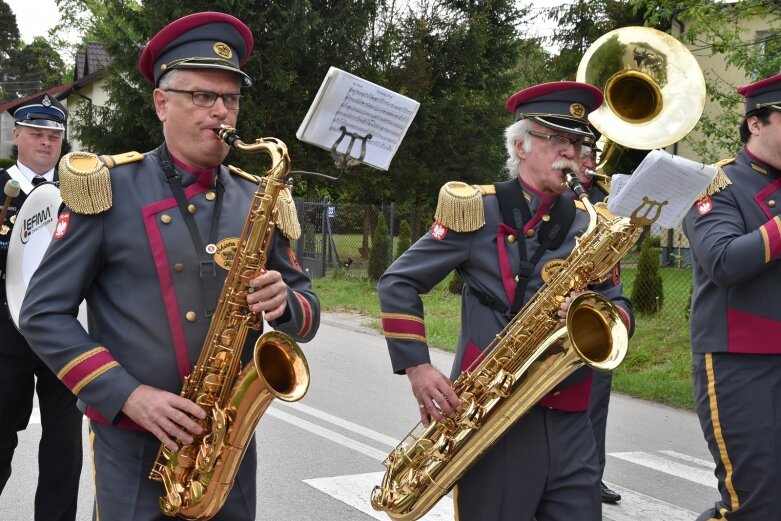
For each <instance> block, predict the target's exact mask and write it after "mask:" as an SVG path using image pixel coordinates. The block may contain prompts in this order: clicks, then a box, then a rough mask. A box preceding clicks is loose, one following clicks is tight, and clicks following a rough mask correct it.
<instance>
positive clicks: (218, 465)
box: [149, 125, 309, 520]
mask: <svg viewBox="0 0 781 521" xmlns="http://www.w3.org/2000/svg"><path fill="white" fill-rule="evenodd" d="M218 135H219V137H220V139H222V140H223V141H224V142H225V143H227V144H228V145H230V146H232V147H235V148H237V149H239V150H241V151H245V152H250V153H254V152H265V153H267V154H268V155H269V156H270V157H271V163H272V166H271V169H270V170H269V171H268V172H267V175H266V177H264V178H263V179H262V180H261V183H260V186H259V187H258V190H257V191H256V192H255V195H254V197H253V200H252V204H251V207H250V211H249V215H248V216H247V220H246V222H245V224H244V230H243V231H242V234H241V238H240V239H239V245H238V248H237V251H236V255H235V257H234V259H233V262H232V264H231V267H230V271H229V272H228V276H227V278H226V279H225V284H224V285H223V288H222V292H221V294H220V298H219V300H218V302H217V307H216V309H215V311H214V315H213V317H212V321H211V325H210V327H209V332H208V334H207V336H206V340H205V342H204V345H203V349H202V350H201V355H200V356H199V358H198V362H197V363H196V364H195V367H194V368H193V370H192V373H191V374H190V375H189V376H187V377H186V378H185V381H184V386H183V388H182V392H181V396H183V397H185V398H188V399H190V400H192V401H193V402H195V403H197V404H198V405H200V406H201V407H202V408H203V409H204V410H205V411H206V412H207V416H206V418H205V419H204V420H202V421H201V427H203V434H201V435H200V436H195V439H194V440H193V443H192V444H189V445H180V448H179V450H178V451H176V452H173V451H171V450H169V449H168V448H166V447H165V446H161V447H160V450H159V451H158V454H157V459H156V460H155V463H154V466H153V468H152V471H151V472H150V475H149V478H150V479H153V480H155V481H159V482H160V483H162V485H163V487H164V489H165V495H163V496H162V497H161V498H160V509H161V510H162V511H163V513H164V514H165V515H168V516H179V517H181V518H183V519H191V520H194V519H197V520H205V519H210V518H212V517H213V516H214V515H216V514H217V512H218V511H219V510H220V508H221V507H222V505H223V504H224V503H225V500H226V499H227V497H228V493H229V492H230V489H231V488H232V486H233V482H234V480H235V478H236V472H237V471H238V468H239V465H240V464H241V460H242V458H243V457H244V452H245V451H246V448H247V444H248V443H249V441H250V439H251V437H252V434H253V433H254V431H255V427H256V426H257V423H258V421H259V420H260V417H261V416H262V415H263V413H264V412H265V410H266V409H267V408H268V406H269V405H270V403H271V401H272V400H273V399H274V398H278V399H280V400H283V401H287V402H294V401H296V400H299V399H301V398H302V397H303V396H304V394H306V391H307V389H308V387H309V368H308V366H307V362H306V358H305V357H304V354H303V353H302V351H301V349H300V348H299V346H298V344H296V342H295V341H294V340H293V339H292V338H290V337H289V336H288V335H286V334H284V333H282V332H279V331H269V332H267V333H264V334H263V335H262V336H261V337H260V338H259V339H258V340H257V342H256V343H255V349H254V356H253V360H252V362H250V363H248V364H246V365H245V366H244V367H243V368H242V367H241V351H242V349H243V347H244V343H245V341H246V338H247V334H248V332H249V330H250V329H253V330H257V329H259V328H260V327H261V325H262V321H261V317H260V316H259V315H257V314H255V313H252V312H250V311H249V309H248V306H247V293H248V292H249V291H250V285H249V283H250V281H251V280H252V279H253V278H255V276H256V274H257V273H258V272H259V271H260V270H262V269H263V268H264V267H265V265H266V261H267V259H268V249H269V246H270V244H271V238H272V235H273V232H274V229H275V228H276V221H275V219H276V217H277V210H276V201H277V198H278V196H279V194H280V192H281V191H282V190H284V189H286V187H287V185H286V179H287V177H288V175H289V172H290V157H289V156H288V153H287V147H286V146H285V144H284V143H282V142H281V141H279V140H277V139H275V138H264V139H258V140H256V142H255V143H252V144H245V143H243V142H242V141H241V139H240V138H239V136H238V135H237V134H236V129H234V128H232V127H228V126H225V125H223V126H222V127H221V128H220V130H219V132H218Z"/></svg>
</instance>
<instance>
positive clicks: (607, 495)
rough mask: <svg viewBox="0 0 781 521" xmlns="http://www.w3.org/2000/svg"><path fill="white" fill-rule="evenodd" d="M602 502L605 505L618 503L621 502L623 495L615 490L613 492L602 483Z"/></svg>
mask: <svg viewBox="0 0 781 521" xmlns="http://www.w3.org/2000/svg"><path fill="white" fill-rule="evenodd" d="M601 483H602V502H603V503H618V502H619V501H621V494H619V493H618V492H616V491H615V490H611V489H610V488H608V486H607V485H605V482H604V481H602V482H601Z"/></svg>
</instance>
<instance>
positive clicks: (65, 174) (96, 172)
mask: <svg viewBox="0 0 781 521" xmlns="http://www.w3.org/2000/svg"><path fill="white" fill-rule="evenodd" d="M59 174H60V193H61V195H62V200H63V201H64V202H65V204H66V205H68V207H69V208H70V209H71V210H73V211H74V212H76V213H81V214H87V215H95V214H99V213H102V212H105V211H106V210H108V209H109V208H111V204H112V199H111V176H110V174H109V170H108V167H107V166H106V165H105V164H104V163H103V162H102V161H101V160H100V159H99V158H98V156H96V155H95V154H90V153H89V152H71V153H69V154H66V155H65V156H64V157H63V158H62V159H61V160H60V166H59Z"/></svg>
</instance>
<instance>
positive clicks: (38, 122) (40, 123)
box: [16, 119, 65, 130]
mask: <svg viewBox="0 0 781 521" xmlns="http://www.w3.org/2000/svg"><path fill="white" fill-rule="evenodd" d="M16 124H17V125H21V126H23V127H34V128H49V129H54V130H65V126H64V125H63V124H62V123H60V122H58V121H52V120H50V119H25V120H22V121H17V122H16Z"/></svg>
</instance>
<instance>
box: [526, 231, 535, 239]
mask: <svg viewBox="0 0 781 521" xmlns="http://www.w3.org/2000/svg"><path fill="white" fill-rule="evenodd" d="M526 236H527V237H534V230H529V231H528V232H526Z"/></svg>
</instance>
